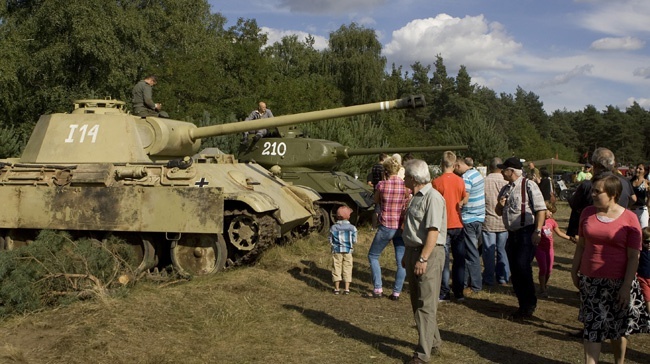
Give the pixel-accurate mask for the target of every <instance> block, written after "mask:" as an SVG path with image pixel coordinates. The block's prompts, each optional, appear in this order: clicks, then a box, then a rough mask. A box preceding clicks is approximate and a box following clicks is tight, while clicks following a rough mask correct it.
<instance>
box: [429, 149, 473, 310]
mask: <svg viewBox="0 0 650 364" xmlns="http://www.w3.org/2000/svg"><path fill="white" fill-rule="evenodd" d="M454 164H456V154H454V152H451V151H446V152H444V153H443V155H442V163H441V167H442V174H441V175H440V176H439V177H438V178H436V179H434V180H433V181H432V182H431V184H432V185H433V188H435V189H436V190H437V191H438V192H440V194H441V195H442V197H444V198H445V204H446V207H447V244H446V245H445V265H444V267H443V271H442V283H441V285H440V301H449V299H450V298H451V296H450V294H449V290H450V289H449V252H450V251H451V252H452V254H453V256H454V264H453V268H452V289H451V290H452V291H453V292H454V297H455V298H456V299H457V300H459V301H462V300H464V299H465V297H464V296H463V288H464V285H465V245H464V244H465V242H464V240H463V234H462V232H463V222H462V220H461V218H460V208H461V207H462V206H463V205H464V204H465V203H467V200H468V198H469V195H468V194H467V192H466V191H465V182H464V181H463V178H462V177H460V176H458V175H456V174H455V173H454Z"/></svg>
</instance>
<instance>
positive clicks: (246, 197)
mask: <svg viewBox="0 0 650 364" xmlns="http://www.w3.org/2000/svg"><path fill="white" fill-rule="evenodd" d="M224 197H225V199H226V201H237V202H242V203H245V204H246V205H248V206H250V208H251V209H252V210H253V211H255V212H267V211H272V210H277V209H279V208H280V206H278V205H277V204H276V203H275V201H274V200H273V199H272V198H271V197H270V196H268V195H267V194H265V193H259V192H258V193H255V192H246V193H226V194H224Z"/></svg>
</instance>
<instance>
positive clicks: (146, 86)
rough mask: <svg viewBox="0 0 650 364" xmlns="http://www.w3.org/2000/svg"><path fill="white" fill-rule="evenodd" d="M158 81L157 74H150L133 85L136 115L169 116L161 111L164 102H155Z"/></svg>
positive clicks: (134, 111)
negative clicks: (154, 94)
mask: <svg viewBox="0 0 650 364" xmlns="http://www.w3.org/2000/svg"><path fill="white" fill-rule="evenodd" d="M157 83H158V80H157V78H156V76H154V75H149V76H147V77H145V78H144V80H141V81H140V82H138V83H137V84H136V85H135V86H134V87H133V100H132V102H133V113H134V114H135V115H138V116H141V117H146V116H158V117H161V118H168V117H169V115H168V114H167V113H166V112H164V111H160V109H162V104H159V103H155V102H153V87H154V86H155V85H156V84H157Z"/></svg>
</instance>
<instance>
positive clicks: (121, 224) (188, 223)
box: [0, 97, 424, 275]
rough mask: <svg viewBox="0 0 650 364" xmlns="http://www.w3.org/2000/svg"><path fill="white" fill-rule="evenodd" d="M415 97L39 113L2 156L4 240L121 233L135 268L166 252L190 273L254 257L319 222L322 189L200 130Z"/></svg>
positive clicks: (234, 129) (89, 104)
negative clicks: (138, 112)
mask: <svg viewBox="0 0 650 364" xmlns="http://www.w3.org/2000/svg"><path fill="white" fill-rule="evenodd" d="M423 103H424V100H422V99H421V98H418V97H414V98H409V99H402V100H395V101H386V102H379V103H374V104H367V105H360V106H352V107H345V108H338V109H332V110H323V111H314V112H308V113H303V114H296V115H287V116H282V117H276V118H273V119H265V120H253V121H245V122H237V123H229V124H223V125H215V126H207V127H202V128H198V127H196V126H195V125H194V124H192V123H188V122H183V121H179V120H172V119H165V118H158V117H144V118H142V117H139V116H134V115H131V114H129V113H128V112H127V111H126V108H125V103H124V102H121V101H116V100H110V99H107V100H92V99H89V100H78V101H75V105H74V109H73V110H72V112H71V113H55V114H50V115H43V116H41V117H40V119H39V121H38V123H37V124H36V126H35V128H34V131H33V132H32V136H31V137H30V139H29V141H28V143H27V145H26V147H25V150H24V152H23V153H22V155H21V156H20V157H19V158H11V159H6V160H3V161H0V201H2V203H3V207H4V208H3V209H0V249H12V248H14V247H17V246H20V245H24V244H29V243H30V242H32V241H33V240H35V237H36V236H37V235H38V233H39V231H40V230H42V229H52V230H65V231H68V232H70V233H71V235H72V236H73V237H79V238H80V237H88V238H92V239H97V240H102V239H106V238H108V235H118V236H119V237H121V238H122V239H123V240H124V241H125V242H126V243H127V244H129V246H131V247H132V248H133V250H134V252H135V253H136V255H137V256H138V257H139V258H140V259H139V261H140V264H139V266H138V267H137V269H138V270H139V271H144V270H149V269H152V268H154V267H155V266H166V265H167V264H166V260H170V261H171V263H173V265H174V267H175V268H176V269H177V271H178V272H180V273H181V274H184V275H201V274H210V273H214V272H217V271H219V270H221V269H223V268H225V267H226V266H228V265H231V266H232V265H238V264H242V263H245V262H248V261H250V260H252V259H254V258H255V257H256V256H257V255H258V254H259V253H260V252H261V251H262V250H263V249H264V248H265V247H268V246H270V245H271V244H273V243H275V242H276V241H278V240H283V241H286V240H290V239H293V238H295V237H297V236H301V235H304V234H305V233H308V232H310V231H313V230H317V229H319V228H322V227H321V226H320V224H321V221H322V219H323V218H322V217H321V215H320V214H321V210H320V209H319V207H318V206H316V205H315V203H316V201H318V200H319V199H320V195H319V194H318V193H317V192H316V191H315V190H313V189H312V188H309V187H305V186H298V185H294V184H292V183H287V182H285V181H283V180H282V179H280V178H278V177H277V176H276V174H274V173H272V172H271V171H269V170H267V169H265V168H264V167H263V166H261V165H259V164H257V163H253V162H250V163H239V162H238V161H237V160H236V159H235V157H234V156H233V155H229V154H224V153H222V152H221V151H219V150H215V151H212V152H209V151H203V152H201V153H199V154H198V155H196V157H195V158H190V157H189V156H192V155H195V153H196V152H197V151H198V150H199V149H200V142H201V138H205V137H208V136H219V135H228V134H233V133H239V132H243V131H248V130H253V129H257V128H260V127H262V126H263V127H265V128H267V127H277V126H283V125H284V126H286V125H293V124H299V123H304V122H310V121H316V120H323V119H329V118H336V117H342V116H349V115H358V114H365V113H370V112H377V111H382V110H390V109H398V108H404V107H414V106H416V105H417V104H423Z"/></svg>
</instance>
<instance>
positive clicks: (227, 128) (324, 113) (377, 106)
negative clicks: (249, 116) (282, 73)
mask: <svg viewBox="0 0 650 364" xmlns="http://www.w3.org/2000/svg"><path fill="white" fill-rule="evenodd" d="M424 106H425V100H424V96H423V95H413V96H409V97H405V98H402V99H397V100H392V101H381V102H375V103H370V104H364V105H356V106H347V107H339V108H336V109H329V110H321V111H310V112H305V113H300V114H292V115H283V116H276V117H274V118H272V119H257V120H248V121H240V122H235V123H228V124H221V125H212V126H204V127H200V128H192V129H190V130H189V134H190V139H191V140H193V141H194V140H198V139H201V138H206V137H210V136H219V135H228V134H237V133H243V132H246V131H250V130H256V129H267V128H275V127H279V126H285V125H296V124H302V123H308V122H313V121H319V120H325V119H334V118H340V117H346V116H354V115H360V114H369V113H373V112H380V111H388V110H392V109H407V108H419V107H424Z"/></svg>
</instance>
